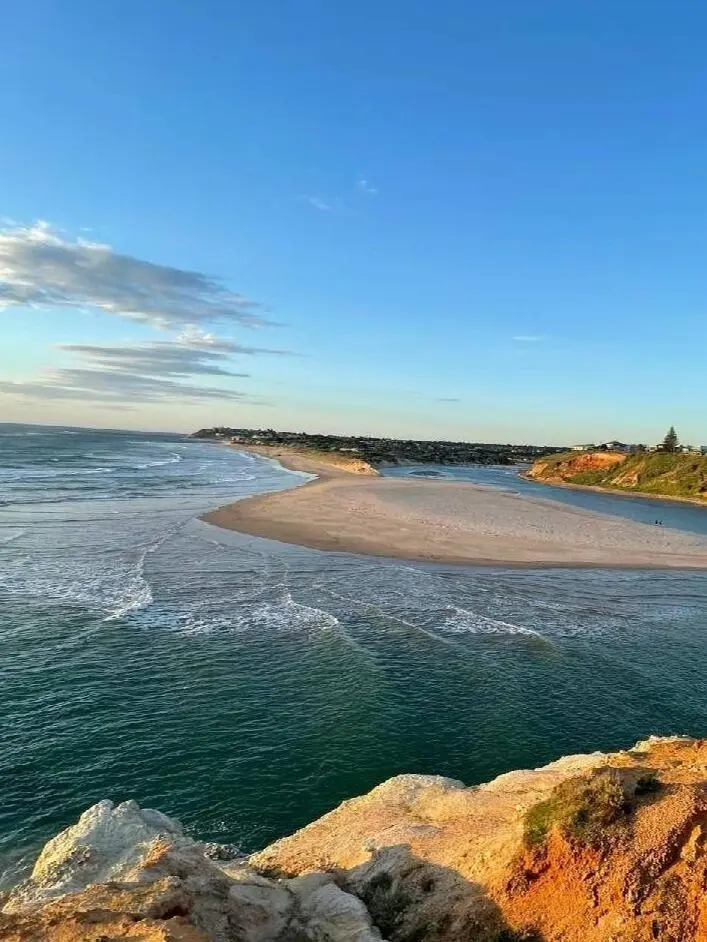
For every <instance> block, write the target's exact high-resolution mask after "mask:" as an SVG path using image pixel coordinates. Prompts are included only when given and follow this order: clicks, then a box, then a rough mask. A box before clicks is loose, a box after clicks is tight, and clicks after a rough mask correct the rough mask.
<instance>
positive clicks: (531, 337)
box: [513, 334, 543, 343]
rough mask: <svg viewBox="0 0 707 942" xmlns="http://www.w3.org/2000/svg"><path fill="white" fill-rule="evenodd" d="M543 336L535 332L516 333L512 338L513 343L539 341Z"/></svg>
mask: <svg viewBox="0 0 707 942" xmlns="http://www.w3.org/2000/svg"><path fill="white" fill-rule="evenodd" d="M542 339H543V338H542V337H541V336H538V335H536V334H518V336H516V337H514V338H513V340H514V341H515V343H540V341H541V340H542Z"/></svg>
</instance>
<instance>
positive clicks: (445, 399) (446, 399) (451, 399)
mask: <svg viewBox="0 0 707 942" xmlns="http://www.w3.org/2000/svg"><path fill="white" fill-rule="evenodd" d="M435 402H461V399H459V398H458V397H457V396H440V397H439V398H438V399H435Z"/></svg>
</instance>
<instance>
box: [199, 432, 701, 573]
mask: <svg viewBox="0 0 707 942" xmlns="http://www.w3.org/2000/svg"><path fill="white" fill-rule="evenodd" d="M243 450H245V449H243ZM248 450H249V451H255V452H256V453H258V454H260V455H264V456H267V457H272V458H276V459H277V460H278V461H280V462H281V463H282V464H283V465H284V466H285V467H288V468H290V469H292V470H297V471H305V472H308V473H311V474H316V475H318V477H317V479H316V480H314V481H310V482H307V483H305V484H303V485H300V486H299V487H296V488H293V489H292V490H288V491H281V492H278V493H276V494H266V495H264V496H261V497H251V498H247V499H245V500H241V501H238V502H237V503H235V504H230V505H228V506H226V507H221V508H219V509H218V510H214V511H211V512H210V513H208V514H206V515H205V516H203V517H202V520H205V521H206V522H207V523H211V524H214V525H216V526H220V527H225V528H226V529H230V530H238V531H240V532H241V533H247V534H250V535H252V536H259V537H265V538H267V539H271V540H278V541H279V542H282V543H291V544H296V545H299V546H307V547H310V548H312V549H318V550H329V551H332V550H333V551H338V552H347V553H361V554H365V555H370V556H383V557H389V558H397V559H407V560H410V561H428V562H446V563H467V564H477V565H478V564H489V565H493V564H500V565H508V564H510V565H526V566H533V565H540V566H582V567H585V566H602V567H609V568H660V569H663V568H684V569H705V568H707V539H705V538H702V537H700V536H697V535H694V534H689V533H683V532H681V531H678V530H672V529H669V528H667V527H651V526H649V525H648V524H642V523H635V522H634V521H631V520H625V519H621V518H618V517H610V516H607V515H603V514H598V513H591V512H589V511H585V510H581V509H578V508H574V507H569V506H563V505H562V504H558V503H556V502H555V501H551V500H547V501H545V500H542V499H540V498H530V497H527V496H522V497H521V496H519V495H516V494H509V493H505V492H503V491H499V490H495V489H493V488H486V487H481V486H479V485H475V484H469V483H462V482H453V481H438V480H412V479H400V478H384V477H380V476H376V475H375V474H373V473H366V472H365V471H364V473H360V470H359V473H352V472H351V471H347V470H344V469H342V468H341V467H337V466H335V465H333V464H330V463H328V462H327V461H326V460H323V459H321V458H319V457H318V456H314V457H313V456H312V455H300V454H297V453H296V452H294V451H292V450H283V449H276V448H275V449H269V448H259V449H248ZM354 462H355V459H354ZM354 466H355V465H354Z"/></svg>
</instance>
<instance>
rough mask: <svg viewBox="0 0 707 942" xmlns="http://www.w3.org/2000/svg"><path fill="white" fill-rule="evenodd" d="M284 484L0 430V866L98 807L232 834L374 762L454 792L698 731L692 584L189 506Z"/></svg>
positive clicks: (210, 456)
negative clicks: (430, 550)
mask: <svg viewBox="0 0 707 942" xmlns="http://www.w3.org/2000/svg"><path fill="white" fill-rule="evenodd" d="M456 473H461V474H462V475H463V474H469V475H471V476H474V475H477V474H480V473H484V474H486V475H487V477H486V478H485V480H484V482H485V483H489V484H492V485H494V486H497V485H503V486H506V485H507V486H511V487H516V486H523V485H522V482H517V481H516V479H515V478H514V477H513V476H512V475H508V474H507V469H483V470H482V471H479V470H478V469H472V470H469V471H463V470H462V471H460V472H456ZM493 475H497V476H498V477H497V479H496V478H493ZM492 478H493V479H492ZM302 480H304V478H303V477H302V476H298V475H293V474H291V473H289V472H285V471H283V470H282V469H279V468H278V467H277V466H276V465H274V464H273V463H271V462H268V461H265V460H263V459H257V458H252V457H248V456H245V455H241V454H239V453H237V452H235V451H232V450H229V449H225V448H220V447H217V446H215V445H211V444H208V443H204V442H196V441H186V440H183V439H179V438H176V437H174V436H159V437H158V436H149V435H141V434H137V433H116V432H87V431H79V430H72V429H38V428H29V427H20V426H0V645H1V648H0V650H1V651H2V661H1V662H0V709H1V710H2V714H1V715H2V725H1V727H0V728H1V734H0V735H1V736H2V743H1V744H0V746H1V748H0V790H1V793H2V796H3V800H2V802H0V870H1V869H3V868H5V869H7V871H8V873H9V874H14V873H16V872H17V870H18V868H22V867H23V866H25V865H26V863H27V861H28V860H29V859H30V858H31V856H32V854H33V853H35V852H36V849H37V848H38V847H39V846H40V845H41V844H42V843H43V842H44V841H45V840H46V839H47V838H48V837H49V836H51V835H52V834H54V833H56V831H57V830H58V829H59V828H61V827H63V826H65V825H66V824H68V823H69V822H71V821H72V820H74V819H75V818H76V816H77V815H78V814H79V813H80V812H81V811H82V810H83V809H85V808H86V807H87V806H88V805H90V804H91V803H93V802H95V801H97V800H98V799H100V798H104V797H110V798H113V799H115V800H119V799H124V798H128V797H132V798H135V799H137V801H139V802H140V803H143V804H147V805H152V806H156V807H159V808H160V809H161V810H163V811H165V812H166V813H168V814H172V815H175V816H177V817H179V818H181V819H182V820H183V821H184V822H185V824H186V825H187V826H188V827H189V828H190V829H191V831H192V832H193V833H194V834H195V835H197V836H199V837H202V838H204V839H208V840H216V841H223V842H229V843H231V842H232V843H236V844H239V845H241V846H242V847H243V848H245V849H253V848H256V847H258V846H262V845H264V844H265V843H267V842H269V841H271V840H272V839H274V838H276V837H278V836H280V835H282V834H284V833H286V832H288V831H291V830H292V829H294V828H296V827H298V826H300V825H302V824H304V823H306V822H307V821H309V820H311V819H312V818H314V817H316V816H317V815H319V814H321V813H323V812H325V811H326V810H328V809H329V808H331V807H332V806H333V805H335V804H336V803H337V802H339V801H341V800H342V799H344V798H346V797H350V796H352V795H355V794H359V793H361V792H363V791H365V790H367V789H369V788H371V787H372V786H373V785H375V784H376V783H378V782H380V781H381V780H382V779H385V778H387V777H389V776H390V775H394V774H396V773H398V772H436V773H441V774H444V775H451V776H454V777H456V778H461V779H463V780H465V781H466V782H468V783H473V782H479V781H483V780H486V779H488V778H490V777H491V776H493V775H495V774H497V773H499V772H502V771H504V770H507V769H510V768H515V767H519V766H529V765H530V766H534V765H539V764H541V763H544V762H546V761H549V760H550V759H552V758H554V757H556V756H558V755H560V754H562V753H567V752H574V751H587V750H593V749H611V748H617V747H625V746H627V745H630V744H631V743H633V742H634V741H635V740H637V739H639V738H642V737H645V736H647V735H649V734H651V733H661V734H665V733H675V732H685V733H692V734H695V735H700V734H704V733H705V731H706V730H707V681H706V680H705V670H704V668H705V664H706V663H707V660H706V655H707V633H706V629H707V574H705V575H703V574H701V573H687V572H685V573H682V572H669V573H662V572H640V571H638V572H625V571H623V572H611V571H601V570H592V571H579V570H558V569H553V570H530V569H527V570H526V569H514V570H504V569H494V568H484V569H474V568H471V567H469V568H462V567H445V566H423V565H411V564H404V563H400V562H397V561H395V562H393V561H391V562H387V561H384V560H383V561H381V560H377V559H367V558H364V557H353V556H347V555H344V554H322V553H317V552H314V551H310V550H306V549H302V548H297V547H288V546H283V545H281V544H276V543H272V542H269V541H265V540H259V539H255V538H250V537H245V536H241V535H239V534H235V533H230V532H228V531H223V530H219V529H217V528H214V527H211V526H209V525H207V524H204V523H201V522H200V521H199V520H198V519H197V518H198V515H199V513H200V512H202V511H203V510H206V509H208V508H211V507H214V506H218V505H219V504H220V503H223V502H225V501H227V500H230V499H233V498H234V497H238V496H246V495H248V494H251V493H256V492H259V491H264V490H270V489H274V488H285V487H291V486H292V485H293V484H295V483H297V482H298V481H302ZM504 482H505V484H504ZM533 486H534V487H541V486H540V485H533ZM542 491H543V494H544V495H545V496H550V495H553V499H564V500H575V499H576V495H575V493H574V492H565V491H562V492H558V491H550V490H549V489H546V488H542ZM560 494H561V495H566V496H563V497H559V496H558V497H556V496H554V495H560ZM581 496H582V497H587V496H590V495H581ZM591 496H592V497H594V496H597V497H598V498H599V499H600V500H603V499H605V498H603V496H602V495H591ZM614 500H615V501H619V507H618V509H615V510H612V512H617V513H619V512H620V513H624V512H626V513H628V512H629V511H628V510H624V509H622V508H623V507H627V506H628V504H630V505H631V506H633V504H634V503H636V502H634V501H629V502H627V505H623V504H621V499H620V498H615V499H614ZM611 506H612V507H613V504H612V505H611ZM661 506H662V507H663V514H662V516H663V519H664V522H665V525H668V520H667V513H668V511H667V509H665V508H666V507H667V505H661ZM678 509H679V511H680V512H681V513H684V514H686V517H685V518H684V519H683V520H682V522H681V523H680V525H681V526H683V527H685V528H689V527H691V528H693V529H695V528H699V527H701V526H703V525H704V520H705V516H704V512H703V511H701V510H700V509H696V508H695V509H693V508H689V507H679V508H678ZM631 512H633V511H631ZM638 512H644V511H642V510H641V511H638ZM673 525H677V524H675V523H674V524H673ZM701 532H702V531H701Z"/></svg>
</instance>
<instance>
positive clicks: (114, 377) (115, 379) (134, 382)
mask: <svg viewBox="0 0 707 942" xmlns="http://www.w3.org/2000/svg"><path fill="white" fill-rule="evenodd" d="M0 393H5V394H6V395H11V396H21V397H23V398H25V399H32V400H52V401H55V400H79V401H82V402H87V401H88V402H90V403H97V404H100V405H104V404H106V403H120V404H123V405H126V406H127V405H131V404H137V403H138V402H164V401H174V400H175V399H188V400H192V401H194V400H196V401H204V400H206V401H209V400H226V401H237V402H249V403H250V404H251V405H253V404H255V402H254V400H252V399H250V400H249V399H248V397H247V396H246V394H245V393H243V392H239V391H237V390H233V389H218V388H214V387H209V386H198V385H195V384H192V383H178V382H174V381H173V380H168V379H158V378H155V377H147V376H137V375H134V374H132V373H122V372H120V371H111V370H90V369H88V370H87V369H59V370H52V371H50V372H48V373H47V374H46V375H45V377H44V378H43V379H41V380H38V381H30V382H24V383H23V382H16V383H11V382H0Z"/></svg>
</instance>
